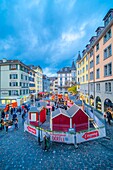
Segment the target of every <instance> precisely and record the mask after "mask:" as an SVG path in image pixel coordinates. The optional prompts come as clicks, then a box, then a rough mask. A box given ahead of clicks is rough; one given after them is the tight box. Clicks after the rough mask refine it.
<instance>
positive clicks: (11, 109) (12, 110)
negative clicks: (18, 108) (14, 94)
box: [10, 107, 13, 115]
mask: <svg viewBox="0 0 113 170" xmlns="http://www.w3.org/2000/svg"><path fill="white" fill-rule="evenodd" d="M10 112H11V115H13V108H12V107H11V111H10Z"/></svg>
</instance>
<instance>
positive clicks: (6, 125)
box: [5, 122, 9, 133]
mask: <svg viewBox="0 0 113 170" xmlns="http://www.w3.org/2000/svg"><path fill="white" fill-rule="evenodd" d="M8 126H9V125H8V122H6V124H5V127H6V133H7V132H8Z"/></svg>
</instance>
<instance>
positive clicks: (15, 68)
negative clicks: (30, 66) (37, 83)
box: [9, 64, 18, 70]
mask: <svg viewBox="0 0 113 170" xmlns="http://www.w3.org/2000/svg"><path fill="white" fill-rule="evenodd" d="M9 69H10V70H17V69H18V65H17V64H11V65H9Z"/></svg>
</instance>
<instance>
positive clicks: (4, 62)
mask: <svg viewBox="0 0 113 170" xmlns="http://www.w3.org/2000/svg"><path fill="white" fill-rule="evenodd" d="M14 64H20V65H22V66H24V67H25V68H27V69H28V70H31V71H33V72H34V73H36V72H35V71H34V70H32V69H31V68H30V67H29V66H27V65H26V64H24V63H23V62H21V61H20V60H7V59H2V60H0V65H1V66H4V65H14Z"/></svg>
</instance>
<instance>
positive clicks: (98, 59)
mask: <svg viewBox="0 0 113 170" xmlns="http://www.w3.org/2000/svg"><path fill="white" fill-rule="evenodd" d="M99 62H100V56H99V55H97V56H96V64H99Z"/></svg>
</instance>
